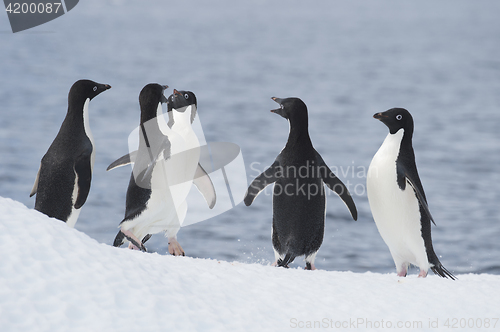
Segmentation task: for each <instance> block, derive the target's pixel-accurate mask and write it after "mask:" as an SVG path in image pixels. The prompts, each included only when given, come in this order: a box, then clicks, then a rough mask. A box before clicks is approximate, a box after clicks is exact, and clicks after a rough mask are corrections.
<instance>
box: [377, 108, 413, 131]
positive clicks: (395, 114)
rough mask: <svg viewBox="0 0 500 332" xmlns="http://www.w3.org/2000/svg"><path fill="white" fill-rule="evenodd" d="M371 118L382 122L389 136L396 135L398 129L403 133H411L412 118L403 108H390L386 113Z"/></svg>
mask: <svg viewBox="0 0 500 332" xmlns="http://www.w3.org/2000/svg"><path fill="white" fill-rule="evenodd" d="M373 117H374V118H375V119H377V120H380V121H382V122H383V123H384V124H385V125H386V126H387V127H388V128H389V132H390V133H391V134H395V133H397V132H398V131H399V130H400V129H404V131H405V132H409V133H412V132H413V118H412V116H411V114H410V112H408V111H407V110H405V109H404V108H391V109H390V110H388V111H385V112H382V113H377V114H374V115H373Z"/></svg>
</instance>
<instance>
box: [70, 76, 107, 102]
mask: <svg viewBox="0 0 500 332" xmlns="http://www.w3.org/2000/svg"><path fill="white" fill-rule="evenodd" d="M108 89H111V86H110V85H108V84H100V83H96V82H94V81H91V80H79V81H76V82H75V83H74V84H73V85H72V86H71V89H70V90H69V94H68V100H69V103H70V104H72V103H82V104H83V103H84V102H85V101H86V100H87V99H90V100H92V99H93V98H94V97H95V96H97V95H98V94H100V93H101V92H103V91H106V90H108Z"/></svg>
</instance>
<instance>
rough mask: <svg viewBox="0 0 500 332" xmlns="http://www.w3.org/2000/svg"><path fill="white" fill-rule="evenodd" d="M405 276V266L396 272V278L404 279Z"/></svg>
mask: <svg viewBox="0 0 500 332" xmlns="http://www.w3.org/2000/svg"><path fill="white" fill-rule="evenodd" d="M406 274H407V270H406V266H403V267H402V268H401V271H399V272H398V277H406Z"/></svg>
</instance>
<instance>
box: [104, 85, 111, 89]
mask: <svg viewBox="0 0 500 332" xmlns="http://www.w3.org/2000/svg"><path fill="white" fill-rule="evenodd" d="M103 85H104V90H109V89H111V85H109V84H103Z"/></svg>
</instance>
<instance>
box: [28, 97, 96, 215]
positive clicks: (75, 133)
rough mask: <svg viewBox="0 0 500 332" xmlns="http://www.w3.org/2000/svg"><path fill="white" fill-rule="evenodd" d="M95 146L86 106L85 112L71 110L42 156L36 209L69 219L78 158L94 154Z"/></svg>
mask: <svg viewBox="0 0 500 332" xmlns="http://www.w3.org/2000/svg"><path fill="white" fill-rule="evenodd" d="M79 117H81V118H79ZM92 149H93V147H92V143H91V142H90V139H89V138H88V137H87V135H86V134H85V129H84V125H83V105H82V112H68V114H67V115H66V118H65V119H64V121H63V124H62V125H61V129H60V130H59V133H58V134H57V136H56V138H55V139H54V141H53V142H52V144H51V145H50V147H49V149H48V150H47V153H46V154H45V155H44V156H43V158H42V162H41V169H40V175H39V180H38V189H37V194H36V201H35V209H36V210H38V211H40V212H42V213H44V214H46V215H48V216H49V217H53V218H57V219H59V220H63V221H66V220H67V219H68V217H69V216H70V214H71V211H72V205H73V202H72V195H73V189H74V185H75V178H76V176H75V170H74V164H75V160H76V159H77V158H78V157H79V156H80V155H82V154H84V153H86V154H89V155H90V154H91V153H92ZM75 199H76V198H75Z"/></svg>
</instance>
